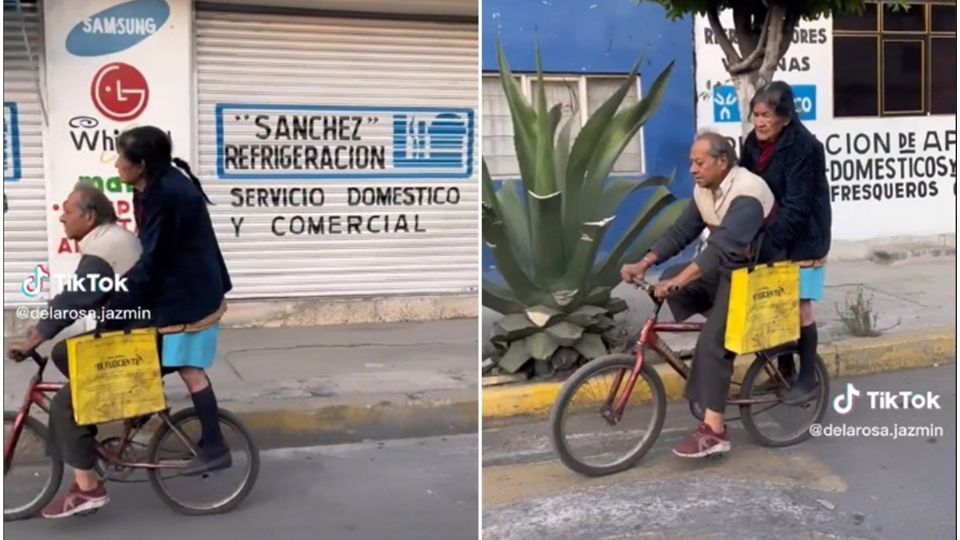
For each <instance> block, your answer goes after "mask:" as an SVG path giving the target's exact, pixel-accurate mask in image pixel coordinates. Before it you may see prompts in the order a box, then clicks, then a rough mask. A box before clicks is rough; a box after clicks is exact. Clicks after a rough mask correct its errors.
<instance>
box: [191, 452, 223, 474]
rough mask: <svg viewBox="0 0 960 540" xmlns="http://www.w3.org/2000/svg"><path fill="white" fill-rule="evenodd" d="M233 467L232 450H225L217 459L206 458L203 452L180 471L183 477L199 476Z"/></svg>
mask: <svg viewBox="0 0 960 540" xmlns="http://www.w3.org/2000/svg"><path fill="white" fill-rule="evenodd" d="M232 466H233V456H232V455H231V454H230V450H225V451H224V452H223V453H222V454H220V455H219V456H216V457H209V456H205V455H204V454H203V453H202V452H201V453H200V455H199V456H196V457H194V458H193V459H191V460H190V461H189V462H187V464H186V465H185V466H184V467H183V468H182V469H180V474H181V475H183V476H197V475H201V474H204V473H208V472H214V471H222V470H224V469H229V468H230V467H232Z"/></svg>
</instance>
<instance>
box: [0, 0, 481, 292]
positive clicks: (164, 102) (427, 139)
mask: <svg viewBox="0 0 960 540" xmlns="http://www.w3.org/2000/svg"><path fill="white" fill-rule="evenodd" d="M341 4H342V5H341ZM44 5H45V11H46V13H47V20H46V21H45V23H44V28H45V30H46V35H45V44H46V50H45V52H44V54H43V55H42V56H41V58H40V59H39V62H40V63H41V64H43V65H44V67H45V72H46V79H45V81H44V83H45V87H46V89H47V103H48V107H49V114H50V123H49V128H48V129H46V130H45V132H44V137H43V140H44V141H45V142H46V146H47V148H51V149H57V151H56V152H54V153H56V154H57V155H58V159H56V160H52V159H50V160H47V165H46V172H47V174H46V175H44V168H43V167H37V168H34V169H30V171H31V174H35V175H36V176H37V178H38V180H37V182H35V185H36V188H35V190H34V191H33V192H31V196H33V197H34V200H35V201H36V202H35V205H37V209H36V211H35V214H34V215H32V219H33V222H32V223H33V228H32V230H33V231H34V232H33V236H32V237H30V238H29V239H27V238H26V236H25V235H26V232H24V233H23V234H21V236H17V237H16V238H17V240H18V241H20V239H21V238H23V240H22V243H23V244H24V247H23V248H22V252H20V253H22V256H21V258H22V259H23V262H22V263H18V264H19V266H12V265H13V262H14V260H12V259H11V258H10V256H8V263H7V267H6V270H7V273H8V278H7V279H8V283H7V284H6V285H5V294H6V301H7V304H8V305H13V304H17V303H24V302H30V301H31V299H28V298H25V297H24V295H23V294H22V293H21V291H20V285H21V283H22V282H23V281H24V279H25V278H26V276H27V273H28V272H29V271H30V269H32V268H33V266H35V265H36V264H40V263H46V262H47V260H45V259H48V260H49V263H50V264H49V266H50V267H51V270H50V271H51V272H64V271H69V270H70V269H72V267H73V265H74V264H75V261H76V257H77V255H76V253H75V251H76V246H75V244H74V243H72V242H69V241H67V240H66V239H64V238H63V232H62V228H61V227H60V224H59V223H58V222H57V217H58V215H59V211H49V212H44V208H47V209H50V208H54V207H55V205H56V208H57V209H59V206H58V201H62V199H63V197H64V196H65V194H66V193H69V190H70V188H71V187H72V185H73V184H74V183H76V182H77V181H78V180H88V181H93V182H95V183H97V184H98V185H100V186H102V188H103V190H104V191H105V192H106V193H107V194H108V196H110V198H111V199H112V200H114V201H115V203H116V208H117V213H118V215H119V217H120V218H121V222H122V223H124V224H125V225H126V226H128V227H130V228H131V230H132V229H133V228H134V224H133V220H132V219H131V218H132V208H131V205H130V198H131V194H130V192H129V189H128V188H126V187H125V186H123V185H121V184H120V183H119V181H118V178H117V177H116V171H115V169H114V167H113V160H114V159H115V157H116V148H115V140H116V136H117V135H118V134H119V133H120V132H122V131H123V130H124V129H127V128H129V127H132V126H135V125H145V124H153V125H158V126H160V127H162V128H164V129H166V130H168V131H169V132H170V134H171V136H172V138H173V141H174V154H175V155H176V156H178V157H182V158H184V159H186V160H188V161H189V162H190V163H191V165H192V168H193V170H194V172H195V173H197V175H198V176H199V177H200V179H201V182H202V183H203V186H204V189H205V190H206V192H207V193H208V195H209V196H210V198H211V199H212V201H213V203H214V204H213V206H211V207H210V211H211V214H212V216H213V219H214V227H215V228H216V231H217V234H218V237H219V240H220V243H221V248H222V249H223V252H224V256H225V258H226V261H227V266H228V268H229V269H230V272H231V276H232V278H233V281H234V291H233V293H232V294H231V296H232V297H233V298H250V299H254V298H256V299H270V298H309V297H331V298H332V297H339V298H342V297H373V296H392V295H401V296H406V295H410V296H422V295H466V294H469V295H473V294H475V291H476V283H477V260H476V259H477V256H476V246H477V242H478V225H477V220H476V213H477V201H478V170H479V165H478V163H479V157H478V146H479V145H478V141H477V139H476V136H475V133H476V129H477V127H476V119H475V115H476V103H477V101H478V88H477V83H476V71H477V61H478V58H477V54H478V52H477V20H476V5H475V2H464V1H462V0H457V1H455V2H449V3H442V2H427V1H416V2H395V1H391V2H386V1H381V2H373V1H361V2H349V3H345V2H341V3H340V4H336V3H331V4H330V5H329V7H330V8H331V9H332V10H328V11H323V12H318V11H315V10H313V11H312V10H308V9H304V6H309V5H310V3H309V2H296V1H286V2H270V1H268V0H264V1H262V2H258V3H254V2H231V3H222V4H221V3H197V4H191V3H190V2H189V1H188V0H134V1H130V2H117V1H116V0H91V1H86V2H65V1H63V0H47V1H46V2H44ZM347 8H349V9H350V11H345V10H344V9H347ZM338 9H339V10H338ZM8 24H9V23H8ZM8 34H9V30H8ZM7 39H10V38H9V37H8V38H7ZM5 54H7V53H5ZM24 66H26V63H24ZM77 81H84V82H83V83H82V84H83V90H84V91H81V92H78V91H76V87H77V85H78V84H79V83H77ZM18 88H19V87H18ZM18 95H19V94H18ZM118 96H119V99H118V98H117V97H118ZM8 99H9V95H8V94H7V93H6V88H5V101H8ZM5 121H6V114H5ZM31 121H32V120H31ZM36 124H37V126H34V128H33V129H34V130H33V131H31V133H32V134H36V135H37V136H36V141H37V142H36V144H37V145H39V141H40V137H39V127H38V126H39V122H37V123H36ZM28 125H30V124H26V125H25V124H24V123H23V121H22V120H21V124H20V133H21V137H20V138H21V140H23V139H24V136H23V135H22V134H23V132H24V130H25V129H28V128H27V126H28ZM6 140H7V139H6V138H5V141H6ZM21 146H22V145H21ZM38 148H39V146H38ZM23 152H24V148H21V153H23ZM24 155H26V154H24ZM38 162H39V159H38ZM25 165H26V163H25ZM5 170H6V169H5ZM24 170H25V171H26V170H27V167H24ZM44 176H46V183H44V180H43V178H44ZM25 178H26V176H25ZM23 182H24V180H20V183H21V184H22V183H23ZM11 186H14V183H12V182H7V183H6V187H7V191H8V195H9V196H10V203H11V212H10V213H9V214H8V215H7V217H8V221H7V227H8V229H7V231H8V232H7V233H6V234H7V236H6V238H5V242H6V244H5V245H6V247H7V250H8V253H11V254H13V253H14V251H13V249H17V248H18V246H13V249H11V245H12V244H11V242H12V237H11V233H12V232H15V231H17V230H18V229H16V228H13V227H11V223H12V222H11V217H12V216H13V215H14V214H13V212H14V210H13V208H14V205H15V204H17V203H16V201H15V199H14V197H13V194H14V192H13V191H11ZM19 216H23V217H22V218H21V217H19ZM28 217H30V216H27V215H26V214H24V213H23V211H21V214H19V215H18V219H23V220H26V219H27V218H28ZM44 220H46V230H47V231H49V241H48V240H47V239H46V237H40V236H38V231H39V232H43V229H44V228H43V227H42V226H38V225H40V224H42V223H44ZM13 223H16V222H13ZM27 244H29V246H27ZM44 255H46V257H44ZM41 299H42V295H41ZM32 301H34V302H36V301H38V299H32Z"/></svg>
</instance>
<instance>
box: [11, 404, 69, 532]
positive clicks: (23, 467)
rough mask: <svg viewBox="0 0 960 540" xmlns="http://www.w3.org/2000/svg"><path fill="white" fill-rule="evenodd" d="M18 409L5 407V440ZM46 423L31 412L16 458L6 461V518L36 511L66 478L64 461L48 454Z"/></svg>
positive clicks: (27, 514) (44, 504)
mask: <svg viewBox="0 0 960 540" xmlns="http://www.w3.org/2000/svg"><path fill="white" fill-rule="evenodd" d="M16 416H17V413H15V412H13V411H3V440H4V443H7V442H9V441H10V437H11V436H12V435H13V422H14V419H16ZM48 437H49V434H48V433H47V427H46V426H44V425H43V423H41V422H40V421H39V420H37V419H36V418H34V417H32V416H28V417H27V418H26V421H25V422H24V424H23V429H22V430H21V431H20V438H19V439H18V440H17V445H16V447H15V448H14V449H13V459H12V460H11V462H10V463H4V464H3V520H4V521H14V520H17V519H24V518H28V517H32V516H35V515H37V514H38V513H39V512H40V510H43V507H44V506H46V505H47V503H49V502H50V500H51V499H53V497H54V495H56V494H57V490H58V489H60V482H61V481H62V480H63V461H60V460H59V459H55V458H53V457H51V456H48V455H47V447H46V445H47V440H48Z"/></svg>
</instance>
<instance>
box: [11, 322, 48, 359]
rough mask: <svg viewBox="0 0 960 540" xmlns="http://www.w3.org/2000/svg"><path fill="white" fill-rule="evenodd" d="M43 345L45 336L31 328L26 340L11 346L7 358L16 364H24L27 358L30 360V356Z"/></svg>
mask: <svg viewBox="0 0 960 540" xmlns="http://www.w3.org/2000/svg"><path fill="white" fill-rule="evenodd" d="M41 343H43V336H41V335H40V333H39V332H37V330H36V329H35V328H31V329H30V332H28V333H27V337H26V338H24V339H23V340H21V341H18V342H17V343H14V344H13V345H11V346H10V349H8V350H7V356H9V357H10V359H11V360H13V361H14V362H23V361H24V360H26V359H27V358H30V354H31V353H33V352H34V351H35V350H36V348H37V347H39V346H40V344H41Z"/></svg>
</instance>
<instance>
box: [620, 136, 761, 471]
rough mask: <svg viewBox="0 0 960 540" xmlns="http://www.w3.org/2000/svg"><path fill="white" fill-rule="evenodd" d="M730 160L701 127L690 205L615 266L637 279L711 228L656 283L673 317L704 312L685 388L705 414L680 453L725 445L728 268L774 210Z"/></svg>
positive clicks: (736, 264)
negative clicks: (632, 257)
mask: <svg viewBox="0 0 960 540" xmlns="http://www.w3.org/2000/svg"><path fill="white" fill-rule="evenodd" d="M736 163H737V155H736V151H735V150H734V148H733V146H732V145H731V144H730V142H729V140H727V138H726V137H724V136H722V135H719V134H717V133H714V132H709V131H708V132H702V133H700V134H699V135H698V136H697V138H696V140H695V142H694V144H693V146H692V148H691V150H690V172H691V174H692V175H693V178H694V180H695V182H696V186H695V187H694V192H693V199H692V200H691V201H690V205H689V206H688V207H687V208H686V209H685V210H684V212H683V214H682V215H681V216H680V218H679V219H678V220H677V222H676V223H675V224H674V225H673V227H671V228H670V230H669V231H667V233H666V234H665V235H664V237H663V238H662V239H661V240H660V241H659V242H657V243H656V244H655V245H654V246H653V247H652V248H651V249H650V251H649V252H648V253H647V254H646V255H645V256H644V257H643V259H642V260H640V261H639V262H637V263H633V264H627V265H624V267H623V268H622V269H621V271H620V275H621V277H622V278H623V280H624V281H626V282H634V281H637V280H642V279H643V277H644V275H645V274H646V272H647V270H649V269H650V267H652V266H653V265H654V264H656V263H658V262H663V261H666V260H667V259H670V258H671V257H673V256H674V255H676V254H678V253H680V251H682V250H683V249H684V248H685V247H687V246H688V245H689V244H691V243H692V242H694V241H695V240H696V239H697V238H698V237H699V236H700V234H701V233H702V232H703V230H704V229H709V230H710V232H711V234H710V237H709V239H708V241H707V245H706V247H705V249H704V250H703V251H702V252H701V253H700V254H699V255H698V256H697V257H696V258H695V259H694V260H693V261H692V262H691V263H689V264H687V265H680V266H674V267H671V268H668V269H667V270H666V271H665V272H664V274H663V276H662V278H661V281H660V283H659V284H658V285H657V289H656V296H657V297H658V298H666V299H667V303H668V305H669V306H670V310H671V311H672V312H673V314H674V317H675V318H676V319H677V320H678V321H680V320H684V319H687V318H689V317H690V316H692V315H694V314H697V313H701V314H704V315H705V316H706V317H707V322H706V324H705V325H704V327H703V331H702V332H701V334H700V337H699V339H698V340H697V346H696V349H695V351H694V357H693V366H692V371H691V374H690V379H689V380H688V382H687V386H686V390H685V392H684V396H685V397H686V398H687V399H689V400H691V401H692V402H695V403H697V404H699V405H700V406H702V407H703V408H704V409H705V411H706V412H705V415H704V419H703V423H701V424H700V426H699V427H698V428H697V429H696V431H694V432H693V433H692V434H691V435H689V436H688V437H686V438H684V439H683V440H681V441H680V442H679V443H678V444H677V446H676V447H675V448H674V450H673V452H674V453H675V454H677V455H678V456H681V457H690V458H697V457H705V456H708V455H711V454H717V453H722V452H727V451H729V450H730V439H729V437H728V436H727V430H726V426H725V425H724V422H723V413H724V409H725V407H726V400H727V394H728V392H729V388H730V378H731V376H732V374H733V361H734V359H735V356H736V355H735V354H734V353H732V352H730V351H728V350H726V349H725V348H724V335H725V330H726V325H727V305H728V303H729V297H730V274H731V272H732V270H734V269H736V268H740V267H743V266H747V265H748V264H749V262H750V260H751V257H752V255H753V253H754V250H757V251H759V250H758V246H756V245H755V244H756V243H757V238H758V236H759V233H760V231H761V229H762V228H763V227H764V225H765V223H767V222H768V221H769V220H770V219H771V217H772V216H773V215H774V214H775V212H776V202H775V200H774V196H773V193H772V192H771V191H770V188H769V187H767V184H766V183H765V182H764V181H763V179H762V178H760V177H759V176H757V175H755V174H753V173H751V172H749V171H747V170H746V169H743V168H741V167H738V166H737V165H736ZM761 262H766V261H761Z"/></svg>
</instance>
